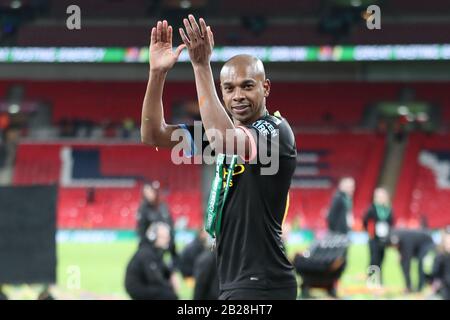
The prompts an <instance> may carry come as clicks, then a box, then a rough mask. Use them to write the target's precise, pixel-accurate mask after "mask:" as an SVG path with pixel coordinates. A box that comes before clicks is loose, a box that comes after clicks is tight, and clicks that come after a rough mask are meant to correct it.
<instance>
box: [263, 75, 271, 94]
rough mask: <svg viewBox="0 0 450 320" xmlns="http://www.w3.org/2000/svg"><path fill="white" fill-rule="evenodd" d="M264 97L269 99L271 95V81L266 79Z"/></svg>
mask: <svg viewBox="0 0 450 320" xmlns="http://www.w3.org/2000/svg"><path fill="white" fill-rule="evenodd" d="M263 87H264V97H265V98H267V97H268V96H269V94H270V80H269V79H266V80H264V85H263Z"/></svg>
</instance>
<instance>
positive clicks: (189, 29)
mask: <svg viewBox="0 0 450 320" xmlns="http://www.w3.org/2000/svg"><path fill="white" fill-rule="evenodd" d="M183 23H184V27H185V28H186V32H187V34H188V36H189V40H190V41H191V42H194V41H196V40H197V39H196V37H195V34H194V31H192V27H191V24H190V23H189V20H188V19H183Z"/></svg>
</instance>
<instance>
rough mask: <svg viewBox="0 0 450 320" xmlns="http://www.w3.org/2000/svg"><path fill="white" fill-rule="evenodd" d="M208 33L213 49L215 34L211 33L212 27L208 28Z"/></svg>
mask: <svg viewBox="0 0 450 320" xmlns="http://www.w3.org/2000/svg"><path fill="white" fill-rule="evenodd" d="M207 31H208V39H209V43H210V44H211V46H212V47H214V34H213V32H212V31H211V27H208V28H207Z"/></svg>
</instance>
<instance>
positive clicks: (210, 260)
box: [194, 248, 220, 300]
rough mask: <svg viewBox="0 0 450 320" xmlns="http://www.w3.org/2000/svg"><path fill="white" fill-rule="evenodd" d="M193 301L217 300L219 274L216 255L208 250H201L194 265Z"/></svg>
mask: <svg viewBox="0 0 450 320" xmlns="http://www.w3.org/2000/svg"><path fill="white" fill-rule="evenodd" d="M194 278H195V288H194V300H217V299H219V294H220V290H219V274H218V271H217V262H216V254H215V252H214V251H212V250H211V249H209V248H206V249H205V250H203V252H202V253H201V254H200V256H199V257H198V258H197V259H196V261H195V264H194Z"/></svg>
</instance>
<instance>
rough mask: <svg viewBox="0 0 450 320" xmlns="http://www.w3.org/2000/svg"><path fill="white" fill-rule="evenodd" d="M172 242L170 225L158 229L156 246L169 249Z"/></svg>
mask: <svg viewBox="0 0 450 320" xmlns="http://www.w3.org/2000/svg"><path fill="white" fill-rule="evenodd" d="M169 244H170V229H169V228H168V227H160V228H158V230H157V236H156V241H155V246H156V247H157V248H161V249H164V250H167V249H168V248H169Z"/></svg>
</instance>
